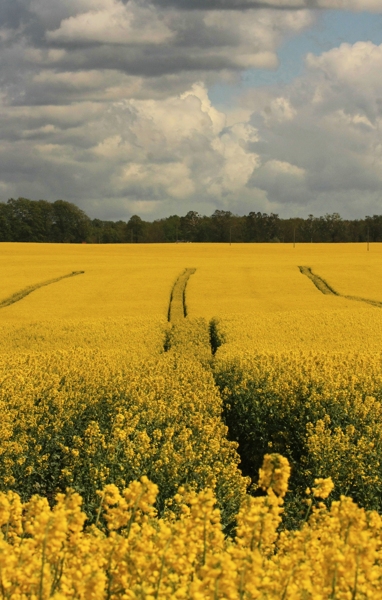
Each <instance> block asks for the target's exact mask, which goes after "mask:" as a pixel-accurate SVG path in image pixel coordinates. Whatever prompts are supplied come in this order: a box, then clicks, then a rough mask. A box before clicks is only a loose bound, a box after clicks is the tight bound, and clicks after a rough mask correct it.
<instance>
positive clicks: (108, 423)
mask: <svg viewBox="0 0 382 600" xmlns="http://www.w3.org/2000/svg"><path fill="white" fill-rule="evenodd" d="M380 254H381V249H380V248H379V247H378V246H376V245H373V248H372V251H371V252H370V253H369V254H367V253H366V252H364V253H363V254H362V253H361V252H360V247H359V246H351V245H346V246H345V245H335V246H333V245H298V244H297V246H296V248H295V249H294V248H292V246H291V245H289V246H287V245H277V244H275V245H261V244H258V245H257V244H256V245H254V244H248V245H245V244H243V245H234V244H233V245H232V247H231V246H229V245H205V244H200V245H192V244H187V245H175V244H173V245H163V246H155V245H150V246H143V245H138V244H137V245H120V246H116V245H110V246H105V247H103V246H101V245H99V246H98V245H97V246H86V245H84V246H76V245H70V246H69V245H68V246H56V245H44V244H31V245H12V244H2V254H1V256H0V281H1V282H2V283H1V286H2V288H1V290H0V301H2V300H3V299H4V298H5V299H6V298H9V297H12V295H16V296H17V293H18V292H20V290H21V291H22V290H23V289H24V290H25V289H26V288H30V287H31V286H32V287H33V285H36V284H38V283H39V282H43V281H48V280H53V279H57V278H59V277H61V276H62V275H65V274H66V273H70V272H73V271H80V270H81V271H84V273H83V274H81V275H80V276H78V277H77V276H76V277H72V278H66V279H61V280H60V281H56V282H55V283H52V284H49V285H47V286H45V287H40V288H38V289H37V288H36V290H35V291H33V292H31V293H30V294H29V295H27V296H25V297H24V298H23V299H22V300H20V301H17V302H14V303H13V304H11V305H7V306H5V305H3V308H0V334H1V335H0V409H1V413H2V419H1V421H0V528H1V535H0V598H4V599H5V598H6V599H15V600H26V599H33V600H42V599H45V598H54V599H56V600H62V599H64V598H79V599H82V598H83V599H88V598H89V599H93V598H94V599H97V600H98V599H102V600H104V599H105V600H111V599H113V600H114V599H120V598H122V599H123V598H125V599H139V600H141V599H145V600H146V599H147V600H154V599H167V598H168V599H170V598H175V599H176V598H179V599H183V598H184V599H189V598H190V599H193V600H204V599H207V600H208V599H211V600H215V599H218V598H219V599H220V598H221V599H224V600H226V599H227V600H231V599H232V600H236V599H237V600H243V599H245V600H252V599H260V600H268V599H270V600H276V599H277V600H294V599H296V600H307V599H309V600H310V599H311V600H327V599H328V600H329V598H331V599H334V598H336V599H338V600H342V599H343V600H361V599H365V598H373V599H374V598H379V597H382V591H381V590H382V567H381V564H382V561H381V557H382V544H381V540H382V536H381V533H382V531H381V528H382V519H381V516H380V515H381V514H382V501H381V498H380V489H381V486H382V467H381V465H382V453H381V450H380V449H381V448H382V425H381V423H382V391H381V390H382V356H381V353H380V350H381V342H382V311H381V308H378V306H377V305H375V306H372V305H370V304H367V303H363V301H361V300H357V301H354V300H352V299H349V298H345V297H340V296H336V295H327V296H325V295H324V294H322V293H321V292H320V291H319V290H318V289H317V288H316V287H315V286H314V285H313V283H312V281H311V280H310V279H309V278H308V277H306V276H304V275H303V274H302V273H301V272H300V271H299V269H298V265H307V266H309V267H310V268H311V269H312V271H313V272H315V273H317V274H318V275H320V276H321V277H322V278H324V279H325V280H327V281H328V282H329V283H330V284H331V286H332V287H333V289H335V290H337V291H338V292H339V293H342V294H343V295H348V296H357V297H360V298H366V299H367V298H369V299H372V300H374V301H376V302H377V301H378V300H381V301H382V297H381V298H379V296H378V293H379V291H378V286H377V285H376V284H375V281H377V280H378V274H379V273H380V271H381V266H380V265H381V264H382V263H381V261H380ZM349 264H350V266H352V268H347V269H345V268H344V267H345V266H346V267H349ZM191 268H192V271H193V274H192V277H189V280H188V281H187V288H186V289H185V290H183V291H182V290H180V291H179V294H178V296H179V300H180V303H182V302H183V304H184V306H183V307H182V304H180V305H179V306H178V309H179V310H177V311H175V312H176V319H174V320H171V322H170V323H168V322H167V317H168V315H171V310H169V308H170V307H169V301H170V295H171V290H172V289H173V286H174V283H175V282H176V281H177V279H178V278H179V275H181V274H182V273H184V272H185V269H188V270H191ZM371 274H372V276H371ZM380 274H381V275H382V272H381V273H380ZM372 279H373V282H374V283H373V282H372V281H371V280H372ZM16 296H15V297H16ZM183 308H186V309H187V314H188V316H187V318H183V314H184V310H183ZM212 317H214V318H213V319H212Z"/></svg>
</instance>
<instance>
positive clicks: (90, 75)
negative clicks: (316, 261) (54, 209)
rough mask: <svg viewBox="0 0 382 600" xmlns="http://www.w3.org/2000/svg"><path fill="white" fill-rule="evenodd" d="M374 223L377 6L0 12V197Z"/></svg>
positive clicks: (12, 4) (74, 2)
mask: <svg viewBox="0 0 382 600" xmlns="http://www.w3.org/2000/svg"><path fill="white" fill-rule="evenodd" d="M20 196H21V197H25V198H30V199H33V200H38V199H44V200H49V201H54V200H57V199H63V200H67V201H69V202H73V203H74V204H76V205H77V206H79V207H80V208H81V209H83V210H84V211H85V212H86V213H87V214H88V215H89V216H90V217H91V218H99V219H112V220H119V219H122V220H124V221H127V220H128V219H129V218H130V217H131V216H132V215H134V214H137V215H139V216H140V217H142V218H143V219H145V220H149V221H152V220H154V219H157V218H162V217H166V216H169V215H173V214H178V215H185V214H186V213H187V212H188V211H190V210H193V211H197V212H199V213H200V214H205V215H210V214H212V213H213V212H214V211H215V210H229V211H231V212H233V213H234V214H241V215H242V214H248V213H249V212H251V211H255V212H258V211H260V212H267V213H270V212H273V213H277V214H279V215H280V216H281V217H283V218H287V217H295V216H301V217H306V216H308V215H309V214H313V215H315V216H320V215H324V214H326V213H330V214H331V213H333V212H338V213H340V215H341V216H342V217H344V218H362V217H364V216H365V215H373V214H382V0H262V1H258V0H0V201H2V202H6V201H7V200H8V199H9V198H11V197H13V198H18V197H20Z"/></svg>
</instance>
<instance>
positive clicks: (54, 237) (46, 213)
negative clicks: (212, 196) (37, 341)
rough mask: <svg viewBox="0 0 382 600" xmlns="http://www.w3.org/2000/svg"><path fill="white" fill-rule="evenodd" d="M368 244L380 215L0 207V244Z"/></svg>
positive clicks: (43, 204) (379, 226) (380, 229)
mask: <svg viewBox="0 0 382 600" xmlns="http://www.w3.org/2000/svg"><path fill="white" fill-rule="evenodd" d="M367 240H370V241H372V242H380V241H382V215H373V216H372V217H371V216H366V217H365V218H364V219H354V220H348V219H342V218H341V216H340V215H339V214H338V213H333V214H329V213H327V214H325V215H324V216H320V217H314V216H313V215H309V216H308V218H306V219H304V218H301V217H296V218H289V219H282V218H280V217H279V215H278V214H275V213H270V214H267V213H262V212H260V211H257V212H255V211H250V212H249V213H248V215H244V216H239V215H234V214H233V213H231V212H230V211H229V210H220V209H217V210H215V211H214V212H213V214H212V215H211V216H205V215H200V214H199V213H198V212H196V211H193V210H190V211H189V212H188V213H187V214H186V215H184V216H181V217H179V216H178V215H170V216H169V217H165V218H161V219H156V220H155V221H153V222H149V221H143V220H142V219H141V217H139V216H138V215H132V216H131V217H130V219H129V220H128V221H127V222H125V221H122V220H119V221H110V220H101V219H93V220H92V221H91V220H90V219H89V218H88V217H87V215H85V213H84V212H83V211H81V210H80V209H79V208H78V207H77V206H75V205H74V204H71V203H70V202H65V201H63V200H57V201H55V202H53V203H50V202H47V201H46V200H37V201H33V200H29V199H27V198H18V199H17V200H15V199H14V198H11V199H10V200H8V202H7V203H6V204H4V203H0V242H1V241H3V242H8V241H14V242H82V241H87V242H92V243H97V244H115V243H132V244H136V243H147V242H149V243H164V242H178V241H179V242H220V243H228V242H231V241H232V242H287V243H291V242H294V241H297V242H299V243H304V242H366V241H367Z"/></svg>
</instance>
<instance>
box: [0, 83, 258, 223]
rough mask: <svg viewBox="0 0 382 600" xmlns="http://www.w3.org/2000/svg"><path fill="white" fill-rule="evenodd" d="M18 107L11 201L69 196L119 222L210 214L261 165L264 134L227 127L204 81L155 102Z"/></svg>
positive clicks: (9, 146) (5, 157) (8, 157)
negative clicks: (129, 215)
mask: <svg viewBox="0 0 382 600" xmlns="http://www.w3.org/2000/svg"><path fill="white" fill-rule="evenodd" d="M14 110H15V109H14V108H11V109H10V108H8V109H7V110H6V111H5V114H4V116H3V119H4V124H5V123H8V124H7V127H8V131H7V133H8V141H5V140H3V143H2V144H1V146H0V160H2V161H3V162H2V164H3V172H4V179H5V181H6V182H7V184H8V189H9V191H10V192H11V193H10V194H9V195H10V196H11V195H24V196H26V197H48V198H52V197H53V198H57V197H63V196H64V197H65V199H67V200H69V201H75V202H76V203H78V204H80V205H81V206H82V207H83V208H85V209H88V210H90V212H91V213H93V214H94V212H93V211H97V213H98V214H100V213H102V212H103V211H104V212H105V213H108V214H109V216H110V214H111V215H112V216H114V217H115V218H122V217H124V218H126V211H129V212H136V210H134V207H137V206H144V208H145V213H146V214H149V213H150V209H151V214H152V216H155V215H156V214H158V211H159V212H161V213H162V214H166V213H167V212H169V211H170V212H171V211H172V212H174V211H176V212H184V210H185V209H186V208H187V207H188V208H189V209H190V210H191V208H192V207H195V206H196V207H197V209H198V207H200V206H201V205H203V208H200V210H201V212H204V210H205V209H206V207H208V208H209V207H211V208H212V207H213V206H216V205H219V204H221V203H223V205H225V204H229V203H231V202H232V201H233V200H234V198H235V196H236V195H237V194H240V193H241V192H242V190H243V188H245V186H246V184H247V182H248V181H249V179H250V177H251V175H252V173H253V170H254V169H255V168H256V167H257V165H258V156H257V154H256V153H255V152H254V151H253V150H252V149H251V148H250V145H251V144H253V143H254V142H256V140H257V139H258V137H257V132H256V129H255V128H254V127H253V126H251V125H250V124H249V123H248V122H240V121H238V120H237V119H236V120H233V121H234V122H232V117H231V122H230V123H228V122H227V119H226V116H225V115H224V114H223V113H222V112H220V111H218V110H217V109H216V108H214V107H213V106H212V104H211V102H210V100H209V98H208V94H207V90H206V88H205V86H204V85H203V84H202V83H199V84H194V85H193V86H192V87H191V88H190V89H189V90H187V91H186V92H184V93H183V94H178V95H174V96H170V97H168V98H162V99H157V100H154V99H145V100H136V99H131V100H126V99H124V100H121V101H119V102H114V103H112V104H108V103H107V104H103V103H94V102H88V103H80V104H79V105H78V106H77V110H76V111H73V107H71V106H66V107H55V106H50V107H39V106H35V107H18V108H17V109H16V113H14V112H13V111H14ZM12 114H13V121H12V119H11V122H10V120H9V116H10V115H12ZM75 114H76V117H74V115H75ZM244 114H245V113H244ZM0 125H1V123H0ZM12 125H13V128H14V129H12ZM36 172H38V173H39V174H40V176H39V177H38V178H37V179H36V178H35V179H34V180H33V179H32V174H33V173H36ZM16 189H17V193H16V194H15V193H14V191H15V190H16ZM43 191H44V193H42V192H43ZM63 192H64V193H63ZM99 198H104V199H105V200H104V206H102V205H101V204H100V202H99V200H98V199H99ZM140 203H141V204H140ZM142 203H143V204H142ZM150 203H151V204H150Z"/></svg>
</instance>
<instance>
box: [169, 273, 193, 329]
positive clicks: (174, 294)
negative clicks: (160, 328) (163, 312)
mask: <svg viewBox="0 0 382 600" xmlns="http://www.w3.org/2000/svg"><path fill="white" fill-rule="evenodd" d="M195 271H196V269H185V270H184V271H183V273H181V274H180V275H179V277H178V279H177V280H176V281H175V283H174V287H173V288H172V290H171V295H170V304H169V307H168V321H169V322H170V323H172V324H174V323H178V322H179V321H182V320H183V319H184V318H185V317H187V305H186V287H187V283H188V280H189V278H190V277H191V275H193V274H194V273H195Z"/></svg>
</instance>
